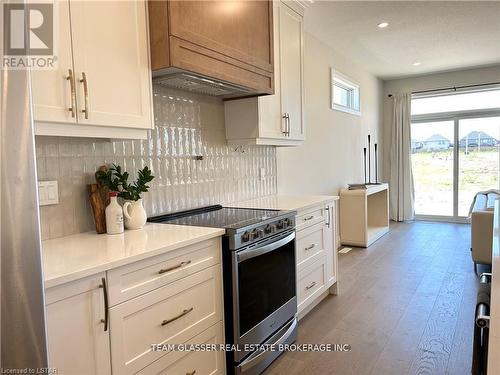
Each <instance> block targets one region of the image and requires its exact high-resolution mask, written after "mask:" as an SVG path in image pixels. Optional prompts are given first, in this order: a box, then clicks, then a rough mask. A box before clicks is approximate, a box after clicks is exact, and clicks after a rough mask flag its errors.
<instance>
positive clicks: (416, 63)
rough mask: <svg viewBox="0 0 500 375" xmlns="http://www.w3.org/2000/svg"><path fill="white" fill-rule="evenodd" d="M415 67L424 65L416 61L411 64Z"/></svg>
mask: <svg viewBox="0 0 500 375" xmlns="http://www.w3.org/2000/svg"><path fill="white" fill-rule="evenodd" d="M411 65H413V66H419V65H422V63H421V62H420V61H415V62H414V63H413V64H411Z"/></svg>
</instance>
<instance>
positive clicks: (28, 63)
mask: <svg viewBox="0 0 500 375" xmlns="http://www.w3.org/2000/svg"><path fill="white" fill-rule="evenodd" d="M3 7H4V8H3V18H4V19H3V21H4V22H3V25H4V26H3V27H4V30H3V31H4V32H3V35H4V39H3V46H4V54H5V56H4V58H3V61H2V65H3V68H5V69H26V68H32V69H51V68H54V63H55V61H56V59H55V56H54V9H53V8H54V6H53V4H50V3H30V4H20V3H7V4H4V5H3Z"/></svg>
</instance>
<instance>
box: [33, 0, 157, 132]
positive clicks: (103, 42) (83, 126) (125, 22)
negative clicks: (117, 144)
mask: <svg viewBox="0 0 500 375" xmlns="http://www.w3.org/2000/svg"><path fill="white" fill-rule="evenodd" d="M56 5H57V6H58V8H59V10H58V14H59V20H60V21H59V31H58V33H57V34H58V35H59V42H58V49H57V55H58V59H59V60H58V66H57V69H56V70H51V71H33V74H32V77H33V78H32V80H33V81H32V82H33V85H32V86H33V87H32V90H33V102H34V117H35V124H36V134H39V135H60V136H86V137H106V138H107V137H110V138H145V137H146V130H147V129H151V128H152V100H151V96H152V93H151V86H152V83H151V72H150V64H149V56H148V53H149V52H148V45H149V43H148V32H147V14H146V3H145V1H140V0H138V1H73V0H69V1H66V0H63V1H58V2H56ZM117 15H119V16H117ZM70 25H71V26H70ZM53 87H54V88H55V89H52V88H53Z"/></svg>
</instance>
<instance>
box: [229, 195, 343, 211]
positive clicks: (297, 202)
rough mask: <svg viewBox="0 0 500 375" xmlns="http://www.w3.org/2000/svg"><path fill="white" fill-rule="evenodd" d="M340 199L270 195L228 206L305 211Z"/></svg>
mask: <svg viewBox="0 0 500 375" xmlns="http://www.w3.org/2000/svg"><path fill="white" fill-rule="evenodd" d="M337 199H339V197H338V196H336V195H269V196H266V197H261V198H256V199H250V200H246V201H241V202H236V203H231V204H229V205H228V206H232V207H242V208H262V209H272V210H293V211H296V210H304V209H307V208H309V207H313V206H316V205H318V204H321V203H325V202H331V201H332V200H337Z"/></svg>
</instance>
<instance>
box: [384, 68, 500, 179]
mask: <svg viewBox="0 0 500 375" xmlns="http://www.w3.org/2000/svg"><path fill="white" fill-rule="evenodd" d="M498 81H500V66H494V67H488V68H479V69H468V70H461V71H454V72H447V73H435V74H429V75H425V76H418V77H411V78H403V79H395V80H389V81H385V82H384V99H383V102H384V121H383V129H384V131H383V144H384V145H385V146H386V147H384V161H383V165H384V167H385V168H384V169H383V176H384V178H385V179H388V178H389V172H390V169H389V168H390V164H389V155H390V137H391V120H392V100H391V99H389V98H388V97H387V95H388V94H395V93H400V92H414V91H421V90H432V89H438V88H447V87H454V86H463V85H475V84H480V83H491V82H498Z"/></svg>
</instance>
